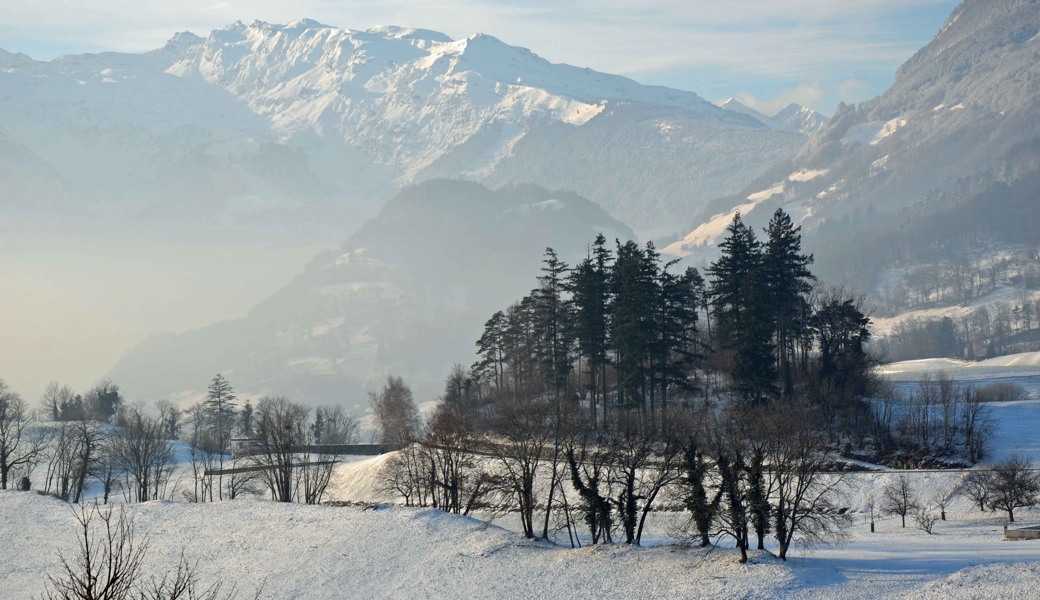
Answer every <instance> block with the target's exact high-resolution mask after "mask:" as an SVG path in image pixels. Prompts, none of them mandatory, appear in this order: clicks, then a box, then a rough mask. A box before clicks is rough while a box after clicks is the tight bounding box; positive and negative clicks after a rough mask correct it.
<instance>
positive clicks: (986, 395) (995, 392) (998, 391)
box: [979, 381, 1029, 402]
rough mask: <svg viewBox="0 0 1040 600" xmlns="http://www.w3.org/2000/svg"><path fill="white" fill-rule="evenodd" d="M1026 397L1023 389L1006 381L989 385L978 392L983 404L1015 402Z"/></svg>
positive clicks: (1026, 393) (1027, 394) (1026, 394)
mask: <svg viewBox="0 0 1040 600" xmlns="http://www.w3.org/2000/svg"><path fill="white" fill-rule="evenodd" d="M1028 396H1029V393H1028V392H1026V389H1025V388H1024V387H1022V386H1020V385H1018V384H1014V383H1008V382H1006V381H1000V382H997V383H991V384H989V385H987V386H985V387H983V388H982V389H980V390H979V397H980V398H981V399H982V401H983V402H1017V401H1019V400H1025V399H1026V398H1027V397H1028Z"/></svg>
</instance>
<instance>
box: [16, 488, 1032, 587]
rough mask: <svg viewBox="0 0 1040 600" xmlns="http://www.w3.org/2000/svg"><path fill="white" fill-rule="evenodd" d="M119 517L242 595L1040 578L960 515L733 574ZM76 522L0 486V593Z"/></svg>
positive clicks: (160, 510) (296, 523)
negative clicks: (929, 527) (927, 529)
mask: <svg viewBox="0 0 1040 600" xmlns="http://www.w3.org/2000/svg"><path fill="white" fill-rule="evenodd" d="M117 510H120V508H118V507H117ZM125 510H128V511H129V512H130V514H132V516H133V519H134V523H135V527H136V531H137V532H138V533H139V534H142V535H144V536H146V537H147V539H148V542H149V551H148V558H147V566H146V568H147V570H148V571H150V572H161V571H163V570H166V569H170V568H172V567H173V566H175V565H176V562H177V560H178V557H179V555H180V552H181V551H182V550H183V551H184V552H185V554H186V556H187V557H188V558H189V559H190V560H195V559H198V560H199V563H198V572H199V575H200V577H201V579H202V580H203V581H204V582H213V581H221V582H224V585H225V586H231V585H233V586H235V587H236V588H237V589H238V590H239V591H240V592H241V593H242V596H243V597H251V596H252V594H253V591H254V590H255V589H256V588H257V586H259V585H260V584H261V582H262V585H263V592H264V597H267V598H275V599H290V598H416V597H418V598H488V597H493V598H536V597H546V596H551V597H560V598H578V597H585V598H587V597H605V596H606V597H617V598H636V597H653V598H760V599H772V598H807V599H808V598H812V599H817V598H819V599H824V598H1036V597H1038V596H1037V594H1038V591H1037V589H1036V582H1037V576H1038V575H1040V541H1037V542H1032V541H1021V542H1006V541H1003V540H1002V539H1001V538H1002V527H1001V525H1000V524H999V523H998V522H997V520H996V519H994V518H992V517H982V516H980V515H979V514H978V513H971V512H970V511H966V512H961V511H954V512H953V513H952V514H951V518H952V519H953V520H951V521H948V522H946V523H940V524H939V525H938V526H937V527H936V534H935V535H928V534H926V533H924V532H922V531H918V530H916V529H910V528H908V529H906V530H902V529H900V528H899V523H898V521H897V520H896V519H885V520H883V521H881V522H879V523H878V529H877V533H874V534H870V533H869V532H868V530H867V526H866V524H865V523H863V522H862V521H861V520H858V521H857V524H856V525H855V527H854V530H853V533H852V538H851V540H850V541H849V543H848V544H847V545H846V546H844V547H842V548H826V549H818V550H816V551H815V552H805V551H802V550H800V551H798V552H797V553H796V555H795V556H794V557H793V558H792V559H791V560H789V561H788V562H787V563H782V562H780V561H779V560H777V559H775V558H773V557H772V556H771V555H769V554H766V553H761V552H758V553H753V554H752V560H751V562H750V563H749V564H747V565H743V566H741V565H738V564H737V562H736V556H735V554H734V553H733V551H732V550H730V549H726V548H719V549H716V550H713V551H710V552H709V551H703V550H697V549H690V548H683V547H677V546H653V547H647V548H632V547H623V546H610V547H605V546H597V547H592V548H582V549H570V548H564V547H559V546H553V545H550V544H547V543H545V542H531V541H527V540H524V539H523V538H521V537H520V536H519V535H517V534H516V533H514V532H511V531H508V530H506V529H502V528H499V527H497V526H495V525H492V526H485V525H484V524H483V523H482V522H480V521H477V520H474V519H469V518H465V517H459V516H454V515H448V514H444V513H441V512H439V511H437V510H433V509H412V508H402V507H387V508H381V509H379V510H364V509H361V508H357V507H333V506H305V505H285V504H275V503H271V502H265V501H254V500H246V501H241V500H237V501H233V502H225V503H217V504H185V503H172V502H150V503H146V504H141V505H135V506H128V507H125ZM1023 517H1024V518H1025V519H1037V518H1038V517H1040V515H1037V514H1032V515H1028V516H1027V515H1023ZM75 527H76V525H75V521H74V518H73V511H72V508H70V507H69V506H68V505H65V504H63V503H61V502H60V501H57V500H54V499H51V498H48V497H44V496H40V495H37V494H32V493H21V492H11V491H8V492H0V539H3V540H4V543H3V546H2V547H3V551H2V561H0V597H3V598H5V599H9V600H20V599H23V598H24V599H28V598H32V597H37V596H39V594H40V593H41V592H42V591H43V585H44V581H45V576H44V574H45V573H56V566H57V556H58V552H64V553H65V554H66V555H70V553H72V552H73V551H74V549H75V535H76V529H75ZM225 589H227V588H225Z"/></svg>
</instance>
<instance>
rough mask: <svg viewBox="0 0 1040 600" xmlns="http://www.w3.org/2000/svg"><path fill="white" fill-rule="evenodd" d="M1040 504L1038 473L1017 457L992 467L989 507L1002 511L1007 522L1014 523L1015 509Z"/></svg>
mask: <svg viewBox="0 0 1040 600" xmlns="http://www.w3.org/2000/svg"><path fill="white" fill-rule="evenodd" d="M1038 502H1040V473H1038V472H1037V471H1035V470H1034V469H1033V465H1032V464H1031V463H1030V462H1029V461H1028V460H1026V459H1024V458H1021V457H1019V456H1012V457H1011V458H1009V459H1008V460H1006V461H1004V462H1002V463H1000V464H997V465H994V466H993V473H992V475H991V476H990V477H989V507H990V509H991V510H1003V511H1005V512H1007V514H1008V521H1009V522H1011V523H1014V522H1015V509H1016V508H1026V507H1030V506H1036V504H1037V503H1038Z"/></svg>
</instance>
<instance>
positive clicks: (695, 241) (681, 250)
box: [661, 182, 784, 257]
mask: <svg viewBox="0 0 1040 600" xmlns="http://www.w3.org/2000/svg"><path fill="white" fill-rule="evenodd" d="M782 193H784V184H783V182H781V183H778V184H776V185H775V186H773V187H771V188H769V189H767V190H762V191H760V192H754V193H752V194H748V196H747V200H748V202H745V203H743V204H741V205H739V206H737V207H736V208H735V209H733V210H731V211H729V212H726V213H719V214H717V215H715V216H713V217H712V218H711V219H709V220H708V221H707V222H706V223H702V224H701V225H698V226H697V228H696V229H694V230H693V231H691V232H690V233H688V234H686V236H685V237H683V239H681V240H679V241H677V242H673V243H671V244H669V245H668V246H666V247H665V248H664V249H663V250H662V251H661V252H663V253H665V254H669V255H671V256H680V257H681V256H688V255H689V254H690V248H697V247H700V246H706V245H708V244H714V243H715V242H716V241H717V240H718V239H719V238H720V237H722V235H723V234H724V233H726V228H727V227H729V224H730V223H732V222H733V217H734V216H736V214H737V213H740V214H747V213H749V212H751V211H752V210H754V208H755V207H756V206H758V205H759V204H761V203H762V202H764V201H765V200H769V199H770V198H772V197H773V196H775V195H777V194H782Z"/></svg>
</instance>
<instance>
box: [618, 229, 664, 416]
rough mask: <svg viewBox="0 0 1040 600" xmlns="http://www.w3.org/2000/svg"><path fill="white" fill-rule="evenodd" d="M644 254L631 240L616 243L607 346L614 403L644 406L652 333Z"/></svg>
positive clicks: (651, 316)
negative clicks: (611, 363) (612, 369)
mask: <svg viewBox="0 0 1040 600" xmlns="http://www.w3.org/2000/svg"><path fill="white" fill-rule="evenodd" d="M649 275H650V274H648V273H647V260H646V254H645V253H644V252H643V250H642V249H641V248H640V247H639V246H638V245H637V244H636V243H635V242H633V241H628V242H625V243H624V244H621V243H620V242H619V243H618V247H617V257H616V258H615V260H614V267H613V269H612V270H611V289H612V291H613V297H614V301H613V304H612V306H611V317H610V322H611V333H610V340H611V346H612V348H613V351H614V366H615V369H616V372H617V398H618V404H619V405H621V406H628V407H639V408H641V409H644V408H646V406H645V400H646V383H647V376H646V375H647V373H646V358H647V353H648V349H649V346H650V340H651V339H652V336H653V334H654V327H653V321H652V319H653V312H654V307H653V306H652V305H651V301H652V300H653V298H654V294H653V293H652V291H651V290H652V287H653V285H654V284H655V282H654V281H653V279H652V277H650V276H649Z"/></svg>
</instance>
